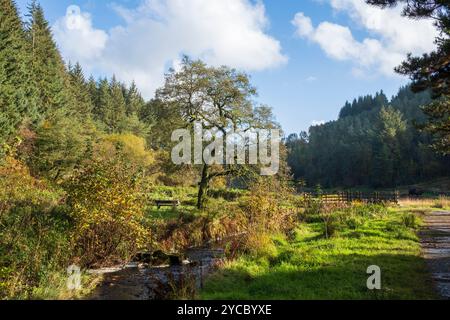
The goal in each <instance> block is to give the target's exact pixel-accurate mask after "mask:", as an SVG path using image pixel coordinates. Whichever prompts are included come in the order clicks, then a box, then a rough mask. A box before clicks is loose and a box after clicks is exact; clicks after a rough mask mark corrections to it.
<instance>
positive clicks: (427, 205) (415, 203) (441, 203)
mask: <svg viewBox="0 0 450 320" xmlns="http://www.w3.org/2000/svg"><path fill="white" fill-rule="evenodd" d="M399 204H400V206H401V207H402V208H403V207H404V208H412V209H431V210H450V197H445V196H441V197H439V198H437V199H433V198H423V199H411V198H406V199H402V200H400V201H399Z"/></svg>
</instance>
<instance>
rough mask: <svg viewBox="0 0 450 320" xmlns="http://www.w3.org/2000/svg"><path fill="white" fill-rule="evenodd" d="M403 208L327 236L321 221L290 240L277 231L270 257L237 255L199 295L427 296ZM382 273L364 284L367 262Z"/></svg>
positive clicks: (427, 288) (275, 297) (425, 277)
mask: <svg viewBox="0 0 450 320" xmlns="http://www.w3.org/2000/svg"><path fill="white" fill-rule="evenodd" d="M402 216H403V213H396V212H391V213H390V214H389V215H386V216H385V217H382V218H380V217H378V218H372V219H366V220H365V222H364V223H363V224H362V225H360V226H359V227H354V228H353V229H352V228H349V227H345V228H342V229H341V230H339V232H338V234H337V235H335V236H334V237H332V238H330V239H325V238H324V237H323V231H322V230H323V226H322V225H321V224H320V223H317V222H316V223H304V224H301V225H300V226H299V227H298V228H297V229H296V230H295V234H294V235H293V236H292V237H291V239H290V240H287V239H286V238H285V237H282V236H276V237H274V238H273V243H274V245H275V247H276V252H275V254H274V253H271V254H270V256H265V257H264V256H263V257H258V258H255V257H251V256H245V255H244V256H241V257H240V258H238V259H237V260H235V261H232V262H228V263H226V265H225V266H224V267H223V268H222V269H221V270H220V271H218V272H216V273H215V274H213V275H212V276H210V278H209V279H208V280H207V281H206V284H205V287H204V289H203V290H202V291H201V292H200V294H199V298H201V299H244V300H246V299H269V300H278V299H432V298H435V296H434V293H433V290H432V287H431V283H430V281H429V280H428V275H427V273H426V266H425V262H424V260H423V259H422V258H421V257H420V245H419V240H418V238H417V236H416V234H415V230H414V229H412V228H408V227H406V226H405V225H404V224H403V219H402ZM370 265H377V266H379V267H380V268H381V272H382V289H381V290H378V291H371V290H368V289H367V286H366V281H367V278H368V277H369V275H368V274H366V270H367V267H369V266H370Z"/></svg>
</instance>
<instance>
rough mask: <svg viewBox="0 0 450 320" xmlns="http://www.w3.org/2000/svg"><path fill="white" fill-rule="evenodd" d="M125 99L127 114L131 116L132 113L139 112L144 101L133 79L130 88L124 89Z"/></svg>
mask: <svg viewBox="0 0 450 320" xmlns="http://www.w3.org/2000/svg"><path fill="white" fill-rule="evenodd" d="M125 101H126V108H127V111H126V114H127V116H131V115H132V114H139V113H140V111H141V109H142V108H143V106H144V104H145V101H144V99H143V98H142V96H141V94H140V93H139V90H138V88H137V86H136V83H135V82H134V81H133V82H132V83H131V86H130V88H129V89H128V90H127V91H126V94H125Z"/></svg>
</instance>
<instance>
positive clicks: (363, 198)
mask: <svg viewBox="0 0 450 320" xmlns="http://www.w3.org/2000/svg"><path fill="white" fill-rule="evenodd" d="M303 196H304V197H305V200H306V202H310V201H314V200H315V199H316V200H320V201H322V202H324V203H330V204H333V203H337V204H339V203H352V202H363V203H373V204H380V203H398V201H399V199H400V193H399V192H398V191H395V192H355V191H343V192H337V193H323V194H313V193H304V194H303Z"/></svg>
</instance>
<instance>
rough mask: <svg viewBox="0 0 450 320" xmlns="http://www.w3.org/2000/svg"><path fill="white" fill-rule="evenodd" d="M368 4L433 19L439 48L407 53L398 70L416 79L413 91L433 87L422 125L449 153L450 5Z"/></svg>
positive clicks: (437, 0) (439, 1)
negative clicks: (420, 52)
mask: <svg viewBox="0 0 450 320" xmlns="http://www.w3.org/2000/svg"><path fill="white" fill-rule="evenodd" d="M367 2H368V3H370V4H373V5H377V6H381V7H386V6H396V5H404V10H403V15H404V16H406V17H409V18H411V19H415V20H418V19H430V18H432V19H433V20H434V24H435V26H436V28H437V29H438V30H439V35H438V37H437V38H436V41H435V42H436V45H437V48H436V50H434V51H433V52H431V53H425V54H423V55H422V56H420V57H413V56H412V55H411V54H409V55H408V57H407V60H406V61H404V62H403V63H402V64H401V65H400V66H399V67H398V68H396V71H397V72H398V73H400V74H403V75H407V76H409V77H410V78H411V80H412V81H413V83H412V90H413V91H414V92H421V91H424V90H430V91H431V92H432V94H433V98H434V99H437V101H435V102H433V103H430V104H428V105H427V106H425V107H424V112H425V114H426V115H427V116H428V117H429V119H428V122H427V123H426V124H424V125H423V126H422V128H424V129H425V130H426V131H428V132H430V133H432V134H433V135H434V136H435V144H434V146H435V148H436V149H437V150H438V151H440V152H441V153H443V154H450V115H449V100H450V89H449V87H450V86H449V82H450V80H449V79H450V76H449V67H450V4H449V2H448V1H443V0H430V1H423V0H412V1H411V0H367Z"/></svg>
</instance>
